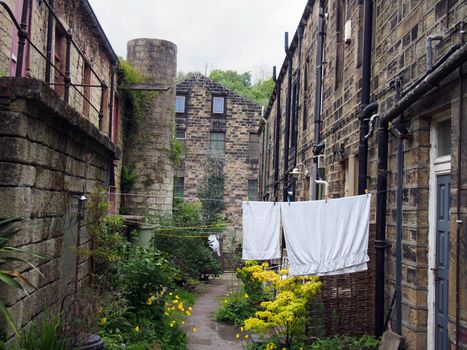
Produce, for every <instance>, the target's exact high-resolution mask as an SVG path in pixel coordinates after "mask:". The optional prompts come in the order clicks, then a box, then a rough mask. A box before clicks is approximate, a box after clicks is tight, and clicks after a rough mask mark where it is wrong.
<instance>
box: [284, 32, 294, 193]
mask: <svg viewBox="0 0 467 350" xmlns="http://www.w3.org/2000/svg"><path fill="white" fill-rule="evenodd" d="M285 53H286V55H287V95H286V97H285V131H284V188H283V200H284V201H286V200H287V197H288V193H287V192H288V188H287V187H288V185H289V147H290V145H289V142H290V100H291V94H292V56H291V53H290V50H289V33H285Z"/></svg>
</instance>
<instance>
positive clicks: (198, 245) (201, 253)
mask: <svg viewBox="0 0 467 350" xmlns="http://www.w3.org/2000/svg"><path fill="white" fill-rule="evenodd" d="M151 220H153V221H155V222H157V223H158V224H159V226H160V227H161V228H160V229H158V230H157V231H156V235H155V239H154V243H155V245H156V247H157V249H159V250H161V251H163V252H166V253H167V256H170V260H171V262H172V263H173V264H175V265H176V266H178V267H179V269H180V271H181V272H182V280H183V281H185V282H186V281H188V280H190V279H192V280H193V279H195V280H199V279H205V278H206V277H207V276H209V275H214V276H218V275H219V274H220V272H221V268H220V263H219V260H218V258H217V257H216V256H215V255H214V252H213V251H212V249H211V248H210V247H209V246H208V242H207V238H206V236H207V234H210V233H215V230H212V229H211V228H212V227H214V228H217V227H219V229H222V225H221V223H217V224H211V225H210V230H209V232H208V233H207V232H206V231H208V230H206V229H203V227H206V224H205V222H204V221H203V217H202V215H201V206H200V204H199V203H186V202H183V201H176V204H175V208H174V213H173V214H166V215H160V216H157V217H154V218H151Z"/></svg>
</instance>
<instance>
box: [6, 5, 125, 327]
mask: <svg viewBox="0 0 467 350" xmlns="http://www.w3.org/2000/svg"><path fill="white" fill-rule="evenodd" d="M13 19H14V20H13ZM15 22H16V25H15ZM17 26H20V27H21V28H22V30H18V27H17ZM0 44H1V51H0V72H1V75H2V78H0V218H8V217H12V216H21V217H22V218H23V220H22V222H21V223H20V225H19V228H20V229H21V230H20V231H19V232H18V233H17V234H15V235H14V236H13V237H12V239H11V240H10V241H9V242H8V244H9V245H12V246H17V247H21V248H25V249H29V250H31V251H34V252H36V253H38V254H41V255H43V256H45V257H48V258H49V259H47V260H43V259H33V263H35V264H37V266H38V268H39V269H40V270H41V271H42V273H43V275H44V278H39V276H38V274H37V273H36V272H35V271H33V270H29V271H24V274H25V276H26V277H27V278H28V279H29V280H30V281H31V282H33V284H35V285H36V286H37V289H35V290H34V289H31V290H30V296H29V297H26V295H25V294H24V293H23V292H22V291H20V290H16V289H13V288H10V289H8V290H1V291H0V294H1V297H2V301H3V302H5V303H6V305H7V307H8V309H9V310H10V312H11V314H12V315H13V319H14V322H15V323H16V324H17V325H18V326H19V327H20V328H21V327H26V326H27V325H28V324H29V323H30V322H31V320H33V319H35V318H37V317H39V316H40V315H41V314H42V313H43V312H44V310H50V311H56V310H58V309H59V308H60V305H61V304H62V301H63V298H65V296H66V295H67V294H70V290H73V288H75V282H76V283H81V281H82V280H83V278H84V277H85V276H86V275H87V274H88V271H89V263H88V261H87V259H85V258H84V257H80V258H76V256H75V254H74V251H73V250H71V249H69V247H70V246H72V245H79V246H80V245H83V244H87V243H88V240H89V238H87V236H86V234H85V232H84V230H83V229H82V225H81V224H80V222H81V220H82V219H83V217H82V215H81V214H82V213H81V212H80V210H81V209H83V208H84V200H85V197H86V196H87V197H88V198H89V195H88V193H89V192H91V191H92V190H93V189H94V188H95V187H96V186H102V187H105V188H108V187H115V186H116V187H118V182H119V180H118V176H116V174H119V173H120V171H119V158H120V155H121V150H120V147H119V145H120V141H119V140H120V137H119V112H118V96H116V74H115V73H116V68H117V63H118V59H117V56H116V54H115V52H114V51H113V49H112V47H111V46H110V44H109V41H108V40H107V38H106V35H105V33H104V32H103V30H102V28H101V26H100V25H99V22H98V20H97V18H96V16H95V14H94V12H93V10H92V9H91V7H90V5H89V3H88V1H87V0H71V1H70V0H67V1H65V0H55V1H50V0H49V1H45V0H43V1H36V0H33V1H23V0H7V1H2V2H1V6H0ZM112 204H113V206H114V208H113V209H116V208H117V206H118V203H116V202H113V203H112ZM76 272H77V273H76ZM9 331H10V330H9ZM10 332H11V331H10ZM9 335H10V336H11V335H12V334H9Z"/></svg>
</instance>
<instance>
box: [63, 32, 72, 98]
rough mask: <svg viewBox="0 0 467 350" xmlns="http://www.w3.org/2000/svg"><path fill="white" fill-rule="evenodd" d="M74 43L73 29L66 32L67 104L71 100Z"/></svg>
mask: <svg viewBox="0 0 467 350" xmlns="http://www.w3.org/2000/svg"><path fill="white" fill-rule="evenodd" d="M72 43H73V33H72V32H71V29H68V31H67V32H66V57H65V78H64V81H65V94H64V97H63V99H64V100H65V102H68V101H69V100H70V84H71V45H72Z"/></svg>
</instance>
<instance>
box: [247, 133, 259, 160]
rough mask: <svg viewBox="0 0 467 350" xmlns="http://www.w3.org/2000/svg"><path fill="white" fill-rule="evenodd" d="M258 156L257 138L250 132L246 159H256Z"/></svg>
mask: <svg viewBox="0 0 467 350" xmlns="http://www.w3.org/2000/svg"><path fill="white" fill-rule="evenodd" d="M258 155H259V136H258V135H257V134H256V133H255V132H250V138H249V140H248V158H249V159H258Z"/></svg>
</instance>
